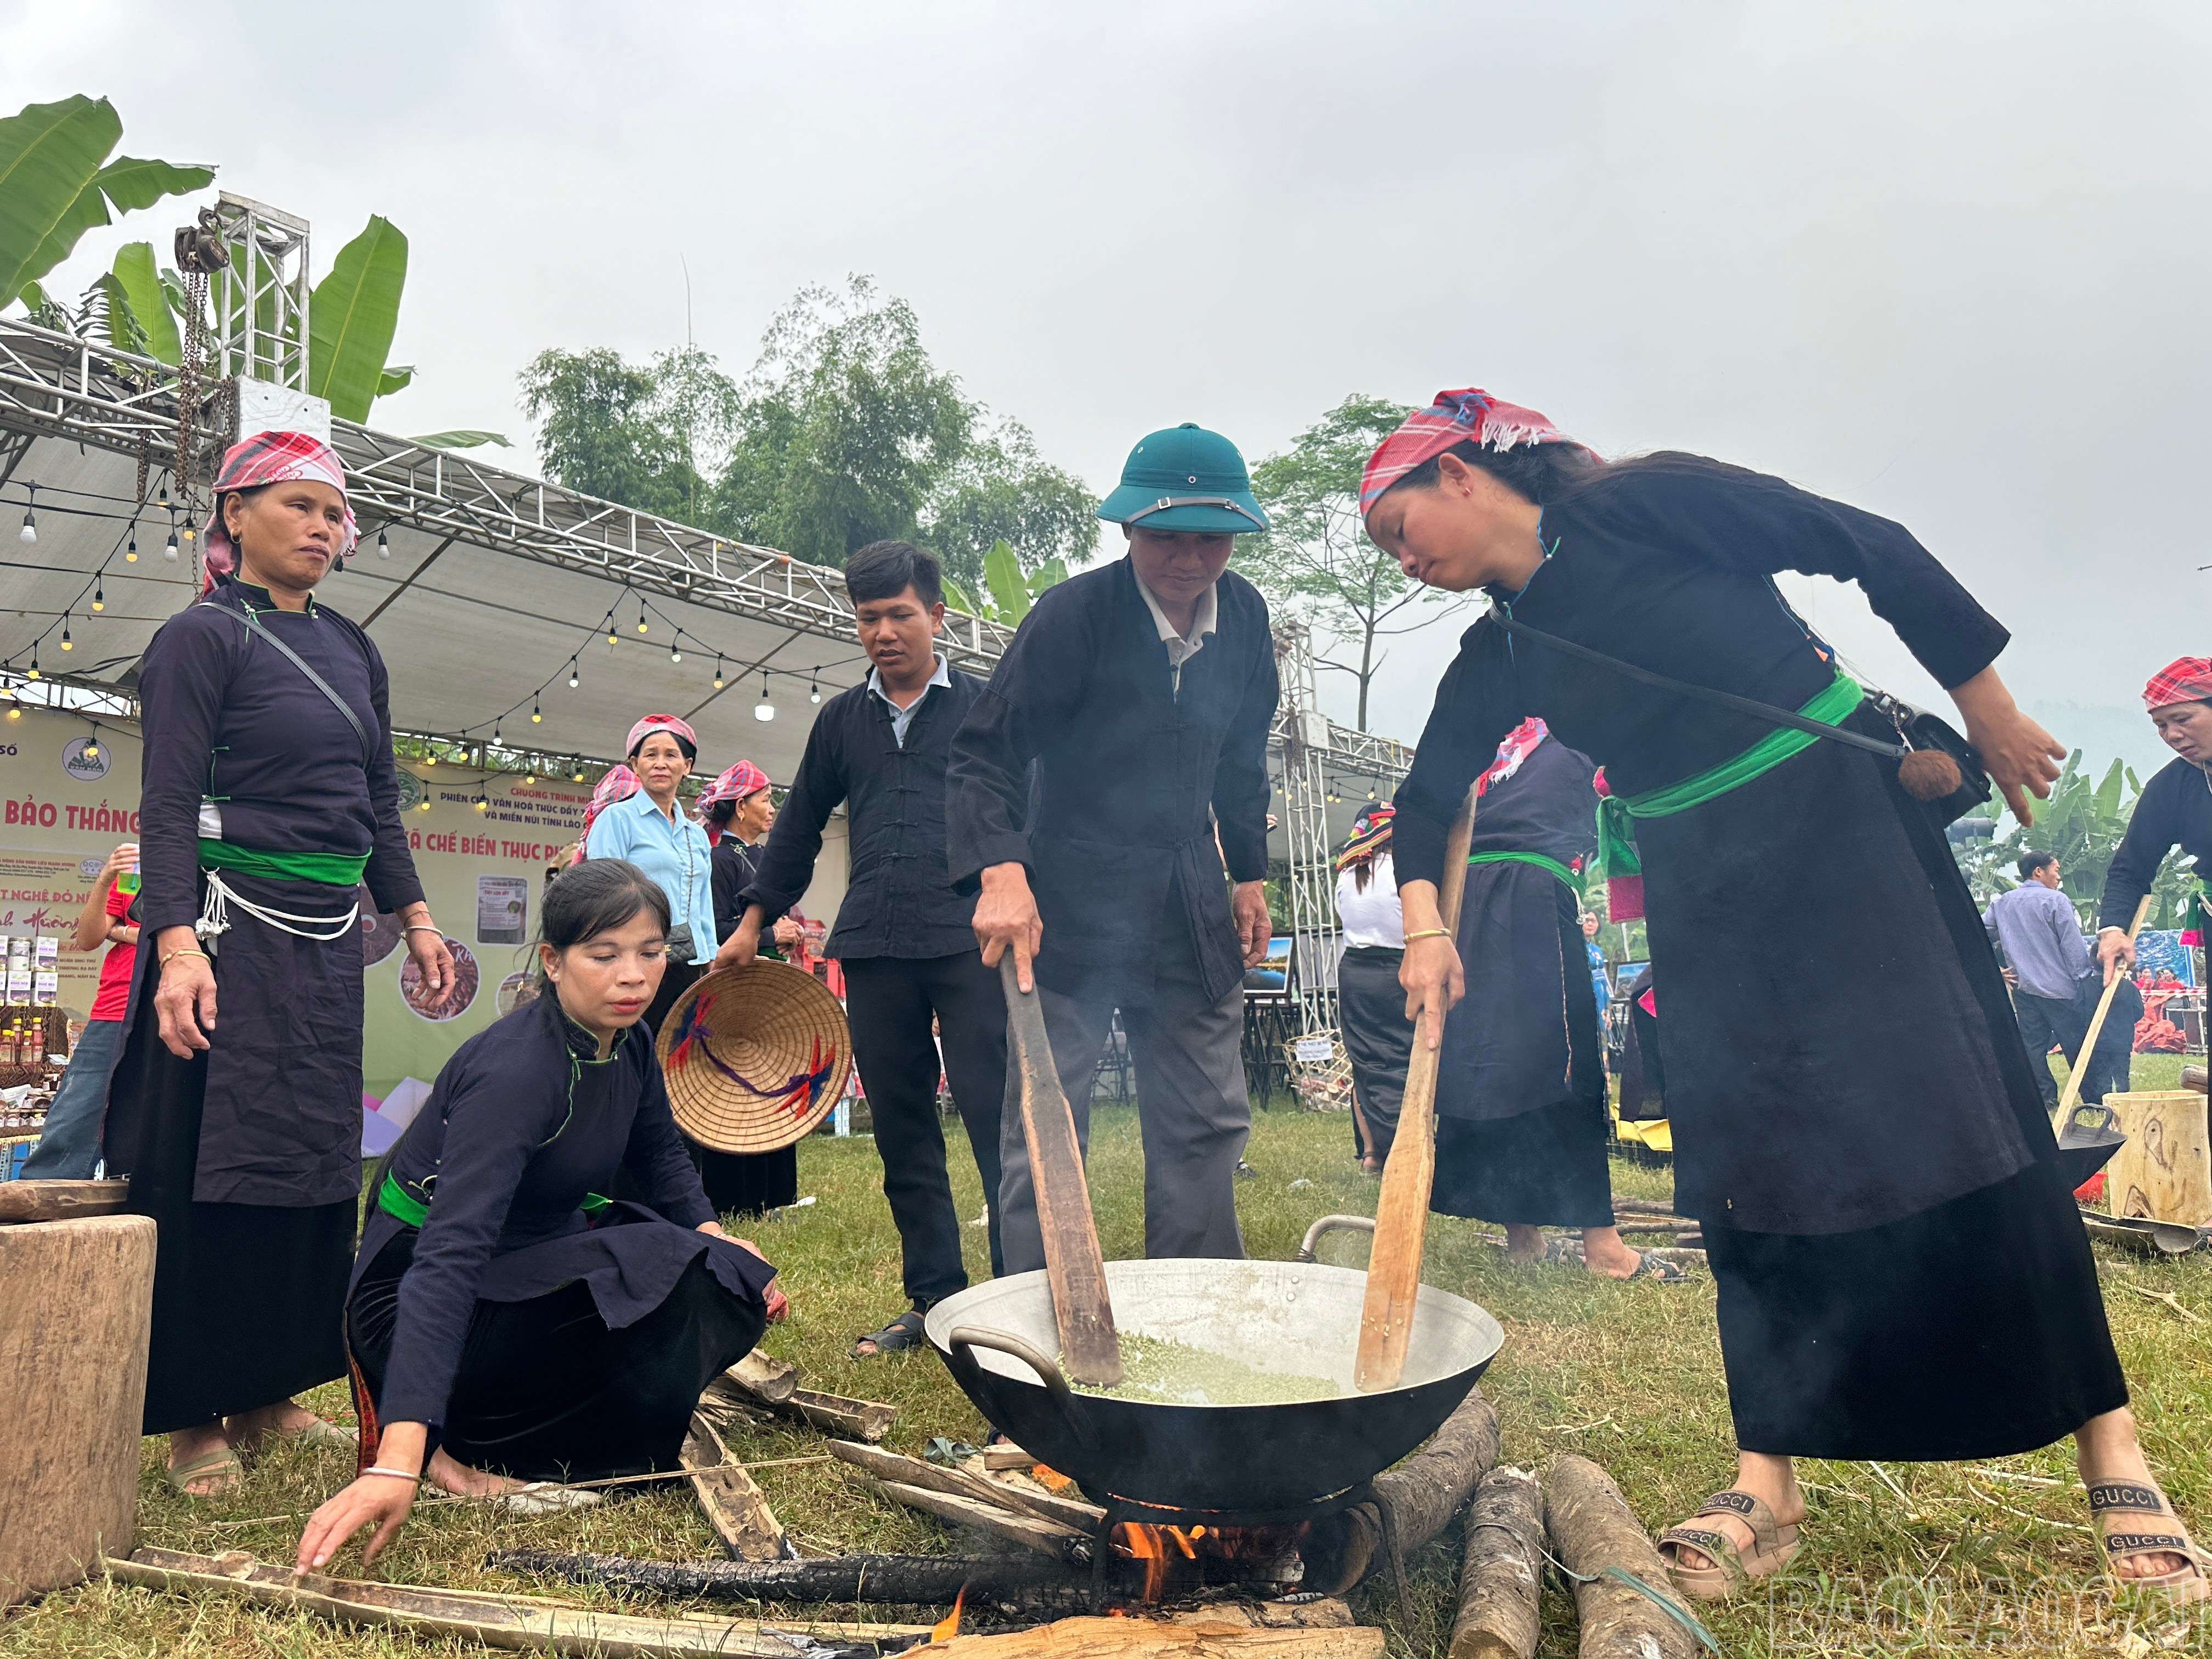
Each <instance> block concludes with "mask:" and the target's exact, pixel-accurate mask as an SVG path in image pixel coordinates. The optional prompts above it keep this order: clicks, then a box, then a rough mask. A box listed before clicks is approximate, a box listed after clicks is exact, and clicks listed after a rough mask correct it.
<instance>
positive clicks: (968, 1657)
mask: <svg viewBox="0 0 2212 1659" xmlns="http://www.w3.org/2000/svg"><path fill="white" fill-rule="evenodd" d="M930 1652H931V1654H932V1655H933V1656H935V1655H939V1654H942V1655H943V1656H944V1659H1382V1655H1383V1632H1381V1631H1379V1630H1376V1629H1375V1628H1374V1627H1373V1626H1364V1625H1355V1626H1351V1627H1350V1628H1349V1629H1336V1630H1312V1629H1298V1630H1267V1629H1260V1630H1255V1629H1253V1628H1251V1627H1250V1626H1243V1625H1237V1624H1233V1623H1231V1622H1230V1621H1229V1620H1207V1621H1204V1622H1196V1621H1194V1622H1192V1623H1189V1624H1182V1623H1178V1622H1173V1621H1170V1620H1157V1619H1063V1620H1060V1622H1059V1623H1057V1624H1052V1625H1040V1626H1037V1628H1036V1629H1035V1630H1024V1631H1016V1632H1012V1633H1011V1634H1008V1635H1006V1636H956V1637H954V1638H952V1639H951V1641H950V1642H945V1643H939V1644H932V1645H931V1648H930Z"/></svg>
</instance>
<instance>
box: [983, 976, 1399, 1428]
mask: <svg viewBox="0 0 2212 1659" xmlns="http://www.w3.org/2000/svg"><path fill="white" fill-rule="evenodd" d="M999 979H1000V983H1001V984H1003V985H1004V986H1005V987H1006V1038H1007V1042H1006V1063H1007V1065H1008V1066H1011V1067H1012V1068H1013V1072H1014V1075H1015V1078H1016V1090H1015V1092H1016V1093H1017V1094H1018V1095H1019V1097H1020V1100H1021V1112H1022V1140H1023V1143H1024V1145H1025V1146H1028V1148H1029V1154H1030V1187H1031V1188H1032V1189H1033V1190H1034V1191H1035V1193H1036V1213H1037V1226H1038V1228H1039V1230H1040V1231H1042V1233H1043V1234H1044V1270H1045V1273H1046V1276H1047V1277H1048V1279H1050V1280H1051V1282H1052V1317H1053V1322H1054V1324H1055V1325H1057V1326H1058V1327H1059V1328H1060V1364H1062V1365H1064V1366H1066V1368H1067V1374H1068V1375H1069V1376H1072V1377H1073V1378H1074V1379H1075V1380H1076V1381H1077V1382H1078V1383H1089V1384H1091V1387H1093V1388H1111V1387H1112V1386H1113V1385H1114V1384H1115V1383H1119V1382H1120V1381H1121V1338H1120V1337H1119V1336H1118V1335H1117V1334H1115V1329H1114V1304H1113V1303H1112V1301H1111V1300H1109V1297H1108V1296H1107V1293H1106V1261H1105V1258H1104V1257H1103V1256H1102V1255H1100V1254H1099V1249H1098V1225H1097V1222H1096V1221H1094V1220H1093V1219H1092V1218H1091V1188H1090V1185H1089V1183H1088V1182H1086V1181H1085V1177H1084V1173H1083V1148H1082V1147H1081V1146H1079V1145H1077V1143H1076V1139H1075V1114H1074V1113H1073V1111H1071V1110H1070V1109H1068V1104H1067V1096H1066V1094H1065V1093H1063V1092H1062V1091H1061V1089H1060V1073H1059V1072H1058V1070H1057V1069H1055V1068H1054V1065H1053V1063H1052V1044H1051V1042H1049V1041H1048V1039H1047V1037H1046V1036H1045V1030H1044V1007H1043V1005H1042V1004H1041V1003H1039V1002H1038V1001H1037V997H1036V992H1035V991H1024V990H1023V989H1022V987H1021V979H1020V975H1019V971H1018V969H1016V967H1015V965H1014V953H1013V951H1012V947H1011V946H1010V947H1008V949H1007V951H1006V954H1005V955H1004V956H1002V957H1000V958H999ZM992 1201H993V1202H994V1203H996V1202H997V1201H998V1200H997V1195H996V1194H993V1196H992ZM1424 1201H1425V1200H1424Z"/></svg>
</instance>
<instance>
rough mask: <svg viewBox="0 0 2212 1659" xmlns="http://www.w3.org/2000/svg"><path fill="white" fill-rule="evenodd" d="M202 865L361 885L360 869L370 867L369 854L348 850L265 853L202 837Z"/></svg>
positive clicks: (330, 884) (289, 878) (264, 876)
mask: <svg viewBox="0 0 2212 1659" xmlns="http://www.w3.org/2000/svg"><path fill="white" fill-rule="evenodd" d="M200 868H201V869H203V870H234V871H236V872H238V873H239V874H240V875H241V876H258V877H260V878H262V879H263V880H264V881H319V882H321V883H322V884H324V885H325V886H326V887H358V886H360V885H361V872H362V871H364V870H366V869H367V868H368V854H366V853H363V854H361V856H359V857H358V858H356V857H354V856H353V855H351V854H346V853H264V852H263V851H261V850H260V849H259V848H254V847H240V846H239V845H238V844H237V843H236V842H228V841H210V840H209V839H208V838H207V837H206V836H201V837H200Z"/></svg>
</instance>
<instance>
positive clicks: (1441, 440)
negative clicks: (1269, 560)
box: [1359, 386, 1584, 514]
mask: <svg viewBox="0 0 2212 1659" xmlns="http://www.w3.org/2000/svg"><path fill="white" fill-rule="evenodd" d="M1468 441H1473V442H1475V443H1478V444H1481V445H1483V446H1484V447H1486V448H1490V449H1514V448H1517V447H1519V446H1521V445H1522V444H1571V443H1574V440H1573V439H1572V438H1570V437H1569V436H1567V435H1566V434H1565V433H1564V432H1562V431H1560V430H1559V428H1557V427H1555V426H1553V424H1552V423H1551V422H1549V421H1548V420H1547V419H1545V418H1544V416H1541V415H1539V414H1538V413H1537V412H1536V411H1535V410H1533V409H1523V408H1522V407H1521V406H1520V405H1519V404H1509V403H1506V402H1504V400H1503V399H1501V398H1493V397H1492V396H1491V395H1490V394H1489V393H1488V392H1484V391H1482V390H1480V388H1478V387H1475V386H1468V387H1466V388H1464V389H1462V390H1461V391H1458V392H1438V393H1437V399H1436V401H1435V402H1434V403H1432V404H1430V405H1429V406H1428V407H1427V408H1426V409H1417V410H1414V411H1413V413H1412V414H1410V415H1408V416H1406V418H1405V420H1404V421H1403V422H1401V424H1400V425H1399V428H1398V429H1397V430H1396V431H1395V432H1394V433H1392V434H1391V435H1389V437H1387V438H1385V439H1384V440H1383V441H1382V442H1381V443H1379V444H1377V445H1376V447H1375V453H1373V454H1372V455H1370V456H1369V457H1368V458H1367V470H1366V471H1364V472H1363V473H1361V474H1360V476H1359V510H1360V512H1361V513H1363V514H1364V513H1371V512H1373V511H1374V510H1375V503H1376V501H1378V500H1379V499H1381V497H1382V495H1383V491H1384V490H1386V489H1389V487H1390V486H1391V485H1392V484H1394V483H1397V482H1398V480H1399V479H1401V478H1402V477H1405V476H1406V475H1407V473H1408V472H1411V471H1413V469H1414V468H1415V467H1417V466H1419V465H1420V464H1421V463H1422V462H1423V461H1426V460H1432V459H1435V458H1436V457H1437V456H1438V455H1441V454H1443V453H1444V451H1446V450H1447V449H1449V448H1450V447H1452V446H1453V445H1454V444H1458V443H1466V442H1468ZM1576 447H1577V448H1581V447H1584V446H1582V445H1577V446H1576Z"/></svg>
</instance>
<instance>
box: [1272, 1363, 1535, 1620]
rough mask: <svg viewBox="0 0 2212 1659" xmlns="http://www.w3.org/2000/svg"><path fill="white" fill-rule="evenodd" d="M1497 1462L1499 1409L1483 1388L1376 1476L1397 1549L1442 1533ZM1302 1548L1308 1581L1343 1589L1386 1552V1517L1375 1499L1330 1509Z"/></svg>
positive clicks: (1405, 1551)
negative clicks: (1407, 1457)
mask: <svg viewBox="0 0 2212 1659" xmlns="http://www.w3.org/2000/svg"><path fill="white" fill-rule="evenodd" d="M1497 1463H1498V1413H1497V1412H1496V1410H1494V1409H1493V1408H1492V1406H1491V1403H1490V1401H1487V1400H1486V1399H1484V1398H1483V1395H1482V1390H1481V1389H1480V1387H1478V1388H1477V1389H1474V1392H1473V1393H1471V1394H1469V1395H1468V1397H1467V1398H1466V1400H1465V1401H1462V1402H1461V1405H1460V1408H1459V1409H1458V1410H1457V1411H1455V1412H1454V1413H1452V1414H1451V1415H1450V1416H1449V1417H1448V1418H1446V1419H1444V1423H1443V1427H1442V1428H1440V1429H1438V1430H1437V1431H1436V1433H1435V1435H1434V1436H1432V1437H1431V1439H1430V1441H1429V1443H1428V1444H1427V1445H1425V1446H1424V1447H1422V1448H1421V1449H1420V1451H1419V1453H1418V1454H1417V1455H1414V1456H1413V1458H1411V1459H1410V1460H1408V1461H1407V1462H1406V1463H1405V1464H1403V1465H1402V1466H1401V1467H1400V1468H1395V1469H1393V1470H1391V1471H1390V1473H1389V1474H1385V1475H1381V1476H1378V1477H1377V1478H1376V1482H1375V1486H1376V1490H1377V1491H1378V1492H1381V1493H1382V1494H1383V1497H1384V1498H1386V1499H1388V1500H1389V1504H1390V1512H1391V1516H1392V1518H1393V1519H1394V1520H1395V1522H1396V1523H1397V1528H1398V1550H1399V1553H1401V1555H1408V1556H1409V1555H1411V1554H1413V1552H1414V1551H1415V1550H1417V1549H1419V1548H1420V1547H1421V1546H1422V1545H1424V1544H1425V1543H1427V1542H1428V1541H1429V1540H1431V1538H1434V1537H1435V1536H1436V1535H1437V1534H1438V1533H1440V1532H1442V1531H1443V1529H1444V1528H1445V1527H1446V1526H1447V1525H1449V1523H1450V1521H1451V1518H1452V1516H1455V1515H1457V1514H1458V1513H1459V1511H1460V1506H1461V1505H1462V1504H1465V1503H1466V1502H1467V1500H1468V1494H1469V1493H1471V1492H1474V1488H1475V1483H1476V1482H1477V1481H1479V1480H1481V1479H1482V1477H1483V1476H1484V1475H1486V1474H1489V1473H1490V1471H1491V1470H1492V1468H1495V1467H1496V1466H1497ZM1298 1550H1299V1553H1300V1554H1302V1555H1304V1558H1305V1564H1306V1588H1307V1589H1317V1590H1321V1591H1323V1592H1324V1593H1326V1594H1328V1595H1342V1594H1343V1593H1344V1592H1345V1591H1346V1590H1348V1589H1351V1588H1352V1586H1353V1585H1354V1584H1356V1583H1358V1582H1359V1581H1360V1580H1361V1579H1363V1578H1364V1577H1366V1576H1367V1575H1368V1573H1369V1571H1370V1570H1371V1569H1372V1568H1373V1567H1374V1566H1375V1565H1376V1557H1377V1556H1379V1555H1380V1554H1381V1553H1382V1551H1383V1517H1382V1516H1380V1515H1378V1514H1377V1513H1376V1510H1375V1506H1374V1505H1373V1504H1353V1505H1352V1507H1351V1508H1350V1509H1348V1510H1338V1511H1337V1513H1335V1514H1334V1515H1325V1516H1322V1517H1321V1519H1319V1520H1318V1521H1316V1522H1314V1523H1313V1529H1312V1530H1311V1531H1310V1533H1308V1534H1306V1540H1305V1542H1304V1543H1303V1544H1301V1545H1300V1546H1299V1547H1298Z"/></svg>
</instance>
